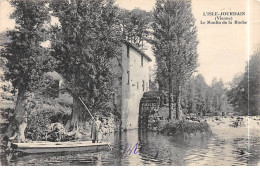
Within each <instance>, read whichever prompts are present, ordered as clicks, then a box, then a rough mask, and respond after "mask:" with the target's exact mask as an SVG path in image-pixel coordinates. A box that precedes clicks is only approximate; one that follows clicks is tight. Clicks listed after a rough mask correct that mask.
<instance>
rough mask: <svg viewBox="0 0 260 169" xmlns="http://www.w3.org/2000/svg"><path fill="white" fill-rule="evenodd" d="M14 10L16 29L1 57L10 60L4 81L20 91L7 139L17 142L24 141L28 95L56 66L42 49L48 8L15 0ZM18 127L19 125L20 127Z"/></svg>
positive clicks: (35, 2)
mask: <svg viewBox="0 0 260 169" xmlns="http://www.w3.org/2000/svg"><path fill="white" fill-rule="evenodd" d="M10 3H11V5H12V6H13V7H14V8H15V11H14V13H13V14H12V16H11V17H12V18H13V19H15V21H16V26H15V29H14V30H11V31H8V32H7V36H8V37H9V38H10V41H9V42H7V43H6V44H5V45H4V48H3V50H2V51H1V56H3V57H5V58H6V59H7V64H6V67H7V68H8V71H6V74H5V78H6V80H10V81H11V82H12V85H13V87H14V88H15V89H18V98H17V101H16V106H15V111H14V114H15V115H14V116H15V117H14V120H13V121H12V122H11V123H10V124H9V127H8V129H7V131H6V133H5V136H7V137H10V136H11V135H13V134H14V133H15V134H17V132H18V134H17V136H18V140H22V141H23V140H24V139H25V138H24V130H25V127H26V125H27V124H26V117H25V116H26V112H27V111H29V109H30V107H28V106H29V105H27V104H26V96H27V94H28V92H31V91H34V90H35V89H36V88H37V84H38V82H39V80H40V79H41V77H42V75H43V74H44V73H45V72H48V71H50V70H51V68H52V67H53V65H52V63H53V62H52V61H51V59H52V58H51V57H50V56H49V55H48V51H47V49H45V48H44V47H42V46H41V43H42V42H44V41H45V40H46V37H47V36H46V34H47V29H46V27H47V26H46V25H48V22H49V21H50V16H49V11H48V6H47V5H46V2H45V1H33V0H23V1H20V0H12V1H10ZM17 124H18V126H17Z"/></svg>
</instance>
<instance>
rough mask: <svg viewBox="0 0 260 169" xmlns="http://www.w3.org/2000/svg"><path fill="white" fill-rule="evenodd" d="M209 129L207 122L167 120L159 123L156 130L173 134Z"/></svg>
mask: <svg viewBox="0 0 260 169" xmlns="http://www.w3.org/2000/svg"><path fill="white" fill-rule="evenodd" d="M209 130H210V126H209V124H208V123H207V122H205V121H203V122H192V121H169V122H165V123H159V126H158V132H160V133H164V134H167V135H173V134H178V133H187V134H191V133H197V132H199V133H203V132H206V131H209Z"/></svg>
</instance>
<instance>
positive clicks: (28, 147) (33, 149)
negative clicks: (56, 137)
mask: <svg viewBox="0 0 260 169" xmlns="http://www.w3.org/2000/svg"><path fill="white" fill-rule="evenodd" d="M11 146H12V148H13V149H14V150H15V151H17V152H23V153H29V154H32V153H50V152H69V151H98V150H106V149H107V150H109V147H108V144H107V143H92V141H77V142H48V141H41V142H39V141H37V142H30V143H12V145H11Z"/></svg>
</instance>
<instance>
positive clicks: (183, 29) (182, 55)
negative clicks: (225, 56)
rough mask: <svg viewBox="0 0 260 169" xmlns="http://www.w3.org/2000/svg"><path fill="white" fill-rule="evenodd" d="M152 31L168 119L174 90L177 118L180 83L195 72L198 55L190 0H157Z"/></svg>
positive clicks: (177, 116) (170, 116)
mask: <svg viewBox="0 0 260 169" xmlns="http://www.w3.org/2000/svg"><path fill="white" fill-rule="evenodd" d="M153 30H154V40H153V46H154V54H155V57H156V62H157V65H158V69H157V78H158V81H159V85H161V86H160V87H161V88H167V89H168V91H169V92H168V93H169V94H168V97H169V118H170V119H171V118H172V114H171V103H172V99H171V95H172V93H173V91H175V102H176V118H177V119H180V118H181V117H180V91H181V86H182V85H183V84H184V82H185V81H186V80H187V79H188V78H189V77H190V76H191V75H192V73H193V72H194V71H195V69H196V67H197V58H198V54H197V44H198V41H197V29H196V26H195V19H194V17H193V15H192V11H191V1H182V0H157V1H156V5H155V11H154V24H153ZM163 78H164V79H165V80H166V81H167V83H165V80H162V79H163ZM160 81H161V82H160Z"/></svg>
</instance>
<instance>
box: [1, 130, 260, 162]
mask: <svg viewBox="0 0 260 169" xmlns="http://www.w3.org/2000/svg"><path fill="white" fill-rule="evenodd" d="M107 139H108V140H109V141H110V143H111V144H112V145H113V150H112V151H110V150H109V149H108V150H107V151H99V152H67V153H47V154H34V155H24V156H8V155H2V157H1V165H98V166H100V165H103V166H104V165H110V166H111V165H115V166H120V165H123V166H128V165H178V166H181V165H257V163H258V162H259V150H260V146H259V138H258V139H257V138H255V139H251V140H250V141H249V140H248V139H246V138H236V139H231V140H227V139H223V138H220V137H218V136H217V135H212V134H211V133H204V134H197V135H196V136H195V135H194V136H192V137H185V135H183V134H181V135H174V136H167V135H163V134H158V133H155V132H147V131H139V132H138V131H137V130H129V131H126V132H121V133H119V132H118V133H114V134H111V135H109V136H107ZM248 141H249V142H250V145H251V147H250V149H248V144H247V143H248ZM135 145H137V147H136V149H135V147H134V146H135ZM130 147H131V148H132V149H129V148H130ZM126 148H127V149H126ZM133 148H134V149H133ZM126 150H127V151H126ZM128 150H129V151H128ZM130 150H132V151H130ZM134 150H136V151H134Z"/></svg>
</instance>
